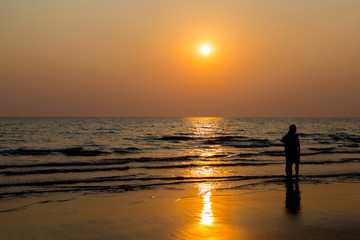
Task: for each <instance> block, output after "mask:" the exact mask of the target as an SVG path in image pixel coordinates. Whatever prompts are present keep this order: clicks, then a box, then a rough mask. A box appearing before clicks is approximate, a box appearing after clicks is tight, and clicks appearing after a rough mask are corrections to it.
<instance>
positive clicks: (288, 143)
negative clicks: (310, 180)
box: [281, 124, 300, 178]
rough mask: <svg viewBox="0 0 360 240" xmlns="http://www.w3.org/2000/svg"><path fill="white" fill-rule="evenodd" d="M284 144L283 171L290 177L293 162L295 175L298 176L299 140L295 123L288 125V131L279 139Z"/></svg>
mask: <svg viewBox="0 0 360 240" xmlns="http://www.w3.org/2000/svg"><path fill="white" fill-rule="evenodd" d="M281 141H282V142H283V143H284V144H285V157H286V166H285V172H286V176H287V177H292V165H293V164H294V163H295V171H296V177H297V178H298V177H299V163H300V141H299V137H298V135H297V134H296V126H295V124H292V125H290V127H289V132H288V133H287V134H286V135H285V136H284V137H283V138H282V139H281Z"/></svg>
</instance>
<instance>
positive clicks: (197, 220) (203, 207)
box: [0, 178, 360, 239]
mask: <svg viewBox="0 0 360 240" xmlns="http://www.w3.org/2000/svg"><path fill="white" fill-rule="evenodd" d="M359 186H360V183H359V182H335V183H329V184H326V183H319V184H316V183H309V182H307V181H304V182H302V180H301V178H300V181H299V184H298V186H297V187H296V184H295V181H294V182H293V184H292V186H291V187H290V186H289V184H288V185H286V184H285V181H284V182H283V183H280V182H278V183H266V184H262V185H253V186H247V187H239V188H232V189H224V188H223V189H221V190H217V186H216V184H213V183H194V184H182V185H181V186H180V187H179V186H177V187H179V188H176V189H174V188H156V189H150V190H141V191H129V192H124V193H115V194H111V193H103V194H101V193H100V194H86V195H84V194H82V195H80V194H53V195H42V196H38V197H36V196H32V197H27V198H19V199H16V200H14V201H11V200H2V201H1V210H2V211H4V210H6V209H8V210H9V209H10V210H11V209H12V210H13V211H8V212H1V213H0V223H1V224H0V230H1V232H2V236H3V237H4V239H24V238H28V239H100V238H104V239H290V238H292V239H340V238H341V239H357V236H358V234H360V229H358V226H359V224H360V208H359V207H358V202H359V200H360V188H359ZM289 201H290V204H289ZM291 201H292V202H291ZM24 206H25V207H24ZM19 207H20V208H19ZM21 207H23V208H21ZM289 207H290V208H291V207H295V209H289Z"/></svg>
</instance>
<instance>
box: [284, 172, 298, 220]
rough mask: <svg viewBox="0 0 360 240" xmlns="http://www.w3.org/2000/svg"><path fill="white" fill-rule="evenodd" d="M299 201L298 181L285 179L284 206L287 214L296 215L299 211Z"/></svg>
mask: <svg viewBox="0 0 360 240" xmlns="http://www.w3.org/2000/svg"><path fill="white" fill-rule="evenodd" d="M294 185H295V186H294ZM300 201H301V197H300V188H299V181H298V180H296V181H293V180H292V179H291V178H287V179H286V199H285V204H286V209H287V211H288V213H298V212H299V211H300Z"/></svg>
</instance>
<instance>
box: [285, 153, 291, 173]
mask: <svg viewBox="0 0 360 240" xmlns="http://www.w3.org/2000/svg"><path fill="white" fill-rule="evenodd" d="M285 172H286V176H288V177H291V176H292V162H291V159H290V158H289V157H286V166H285Z"/></svg>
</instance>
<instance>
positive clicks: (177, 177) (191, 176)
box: [0, 118, 360, 199]
mask: <svg viewBox="0 0 360 240" xmlns="http://www.w3.org/2000/svg"><path fill="white" fill-rule="evenodd" d="M290 124H296V125H297V129H298V132H297V133H298V135H299V138H300V144H301V164H300V178H301V181H303V182H309V183H315V184H316V183H317V182H321V183H324V182H343V181H350V182H351V181H357V182H358V181H359V177H360V148H359V145H360V119H359V118H349V119H347V118H0V198H2V199H11V198H18V197H27V196H33V195H42V194H53V193H67V192H68V193H79V194H98V193H109V192H110V193H119V194H121V193H122V192H125V191H143V190H146V189H152V188H167V189H171V190H176V189H177V188H181V186H182V184H184V183H208V182H211V183H212V184H213V186H215V188H219V189H228V188H237V187H241V186H245V185H249V184H266V182H276V181H279V180H282V179H284V175H285V171H284V167H285V157H284V151H283V150H284V149H283V148H284V147H283V145H282V143H281V142H280V139H281V137H282V136H283V135H285V134H286V133H287V131H288V127H289V125H290Z"/></svg>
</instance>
